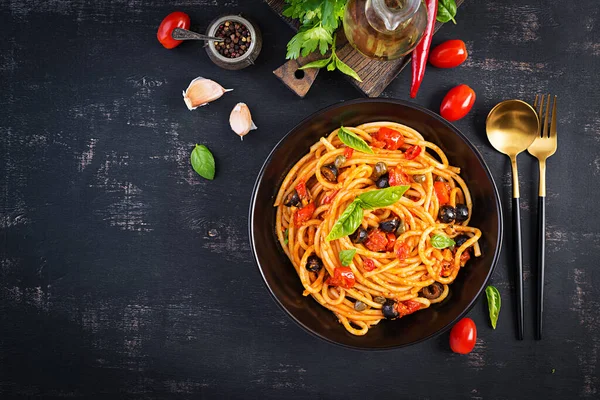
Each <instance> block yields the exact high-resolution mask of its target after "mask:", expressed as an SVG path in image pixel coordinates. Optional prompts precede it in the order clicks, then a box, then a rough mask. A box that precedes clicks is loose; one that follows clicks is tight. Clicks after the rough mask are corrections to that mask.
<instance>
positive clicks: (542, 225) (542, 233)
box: [535, 196, 546, 340]
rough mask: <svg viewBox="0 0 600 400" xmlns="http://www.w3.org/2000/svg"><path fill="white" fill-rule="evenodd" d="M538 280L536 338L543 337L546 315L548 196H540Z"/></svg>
mask: <svg viewBox="0 0 600 400" xmlns="http://www.w3.org/2000/svg"><path fill="white" fill-rule="evenodd" d="M537 249H538V259H537V260H538V265H537V272H538V280H537V289H538V290H537V295H538V299H537V300H538V301H537V326H536V330H535V338H536V340H540V339H541V338H542V320H543V317H544V267H545V266H546V197H545V196H540V197H538V246H537Z"/></svg>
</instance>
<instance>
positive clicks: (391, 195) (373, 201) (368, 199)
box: [357, 185, 410, 210]
mask: <svg viewBox="0 0 600 400" xmlns="http://www.w3.org/2000/svg"><path fill="white" fill-rule="evenodd" d="M409 188H410V186H408V185H403V186H391V187H389V188H385V189H380V190H371V191H370V192H365V193H362V194H360V195H359V196H358V197H357V199H358V200H360V205H361V207H362V208H363V210H372V209H374V208H381V207H387V206H391V205H392V204H394V203H396V202H397V201H398V200H400V198H401V197H402V195H403V194H404V193H406V191H407V190H408V189H409Z"/></svg>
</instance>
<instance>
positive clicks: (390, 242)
mask: <svg viewBox="0 0 600 400" xmlns="http://www.w3.org/2000/svg"><path fill="white" fill-rule="evenodd" d="M386 236H387V240H388V242H387V245H386V246H385V251H392V250H394V243H396V235H394V234H393V233H392V232H388V233H387V234H386Z"/></svg>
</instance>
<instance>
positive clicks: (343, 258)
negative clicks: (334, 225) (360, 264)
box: [339, 249, 356, 267]
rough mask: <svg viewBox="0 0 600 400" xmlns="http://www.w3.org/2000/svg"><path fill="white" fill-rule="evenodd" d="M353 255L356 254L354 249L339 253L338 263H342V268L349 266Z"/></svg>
mask: <svg viewBox="0 0 600 400" xmlns="http://www.w3.org/2000/svg"><path fill="white" fill-rule="evenodd" d="M355 254H356V249H350V250H342V251H340V254H339V257H340V262H341V263H342V265H343V266H344V267H347V266H348V265H350V263H351V262H352V259H353V258H354V255H355Z"/></svg>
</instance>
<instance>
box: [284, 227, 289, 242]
mask: <svg viewBox="0 0 600 400" xmlns="http://www.w3.org/2000/svg"><path fill="white" fill-rule="evenodd" d="M283 237H284V239H283V243H285V244H288V243H289V242H290V239H289V237H290V230H289V229H288V228H285V232H283Z"/></svg>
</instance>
